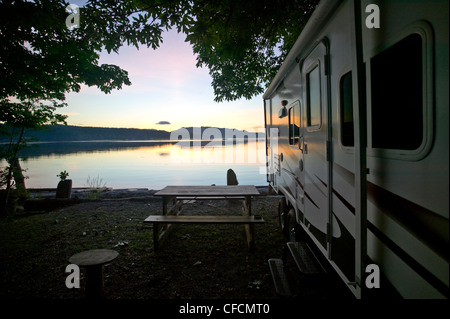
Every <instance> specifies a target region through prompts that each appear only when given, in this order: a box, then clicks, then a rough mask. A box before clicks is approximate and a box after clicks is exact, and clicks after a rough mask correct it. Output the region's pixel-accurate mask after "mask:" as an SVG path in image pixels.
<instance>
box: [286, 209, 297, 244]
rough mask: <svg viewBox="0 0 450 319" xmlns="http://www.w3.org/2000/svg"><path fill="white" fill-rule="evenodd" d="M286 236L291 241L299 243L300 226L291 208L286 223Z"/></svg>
mask: <svg viewBox="0 0 450 319" xmlns="http://www.w3.org/2000/svg"><path fill="white" fill-rule="evenodd" d="M284 233H285V235H286V238H287V240H289V241H297V238H298V235H299V234H298V226H297V221H296V219H295V210H294V209H293V208H291V209H290V210H289V213H288V214H287V216H286V222H285V232H284Z"/></svg>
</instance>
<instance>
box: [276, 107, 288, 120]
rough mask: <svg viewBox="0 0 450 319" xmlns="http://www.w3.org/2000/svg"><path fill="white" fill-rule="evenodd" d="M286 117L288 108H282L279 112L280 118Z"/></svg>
mask: <svg viewBox="0 0 450 319" xmlns="http://www.w3.org/2000/svg"><path fill="white" fill-rule="evenodd" d="M285 116H287V108H286V106H282V107H281V109H280V111H278V117H279V118H280V119H281V118H283V117H285Z"/></svg>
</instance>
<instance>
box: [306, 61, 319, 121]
mask: <svg viewBox="0 0 450 319" xmlns="http://www.w3.org/2000/svg"><path fill="white" fill-rule="evenodd" d="M306 92H307V112H306V114H307V118H306V120H307V125H308V126H320V120H321V118H320V73H319V66H316V67H315V68H314V69H313V70H312V71H311V72H309V73H308V74H307V75H306Z"/></svg>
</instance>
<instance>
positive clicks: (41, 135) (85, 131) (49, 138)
mask: <svg viewBox="0 0 450 319" xmlns="http://www.w3.org/2000/svg"><path fill="white" fill-rule="evenodd" d="M206 129H209V127H202V128H201V132H202V136H203V137H205V139H210V136H207V137H206V136H204V134H203V133H204V132H205V130H206ZM186 130H187V131H188V132H189V137H190V138H193V137H194V135H193V132H194V128H192V127H188V128H181V129H178V130H175V131H174V132H177V133H178V132H179V133H180V134H182V133H185V132H186ZM218 130H219V132H220V134H221V136H222V137H223V138H225V137H231V138H232V137H233V135H234V136H236V137H237V138H240V137H242V138H243V137H244V136H245V137H250V138H254V137H256V135H255V133H249V132H246V131H239V130H233V129H227V128H218ZM195 132H197V131H195ZM210 132H213V134H214V133H217V131H216V128H214V130H210V131H207V133H210ZM259 136H260V137H262V136H264V135H261V134H259ZM25 137H27V138H31V137H33V138H35V139H37V141H39V142H64V141H145V140H169V139H170V132H168V131H163V130H155V129H135V128H109V127H85V126H72V125H52V126H48V127H47V128H46V129H43V130H32V131H28V132H26V133H25ZM8 141H9V140H8V139H7V138H5V137H4V136H0V143H5V142H8Z"/></svg>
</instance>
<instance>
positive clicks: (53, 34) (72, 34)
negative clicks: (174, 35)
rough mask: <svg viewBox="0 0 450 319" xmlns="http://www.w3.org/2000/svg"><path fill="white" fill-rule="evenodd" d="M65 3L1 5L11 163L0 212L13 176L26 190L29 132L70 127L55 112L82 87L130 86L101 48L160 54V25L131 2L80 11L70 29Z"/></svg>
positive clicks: (0, 104) (0, 96) (0, 88)
mask: <svg viewBox="0 0 450 319" xmlns="http://www.w3.org/2000/svg"><path fill="white" fill-rule="evenodd" d="M67 5H68V3H66V2H64V1H61V0H36V1H33V2H28V1H20V0H19V1H12V0H9V1H1V2H0V81H1V82H0V110H1V112H0V124H2V125H1V130H0V134H2V135H6V136H8V137H9V138H10V143H9V144H8V145H4V146H3V147H2V148H1V150H0V155H1V157H2V158H4V159H6V161H7V163H8V165H9V166H8V167H6V168H5V169H4V170H2V171H1V172H0V173H1V177H3V179H2V184H3V185H2V186H3V187H5V192H4V193H5V194H4V196H3V198H2V203H0V208H1V209H4V208H5V207H6V204H7V202H8V199H9V196H10V190H11V188H12V186H13V185H14V181H13V177H14V180H15V184H16V187H19V188H25V185H24V183H23V180H24V178H23V175H22V173H21V168H20V164H19V161H18V153H19V151H20V149H21V148H23V147H25V146H26V140H24V139H23V136H24V131H25V130H26V129H37V128H42V127H44V125H46V124H57V123H65V119H66V116H64V115H61V114H57V113H56V111H57V109H59V108H61V107H63V106H65V105H66V104H65V103H64V100H65V94H66V93H68V92H71V91H74V92H79V91H80V89H81V85H88V86H97V87H98V88H99V89H100V90H101V91H103V92H105V93H109V92H111V91H112V90H113V89H120V88H121V87H122V85H124V84H125V85H130V84H131V83H130V80H129V78H128V73H127V72H126V71H125V70H122V69H121V68H119V67H118V66H115V65H106V64H102V65H99V56H100V55H99V54H100V52H101V51H102V50H103V49H106V50H108V52H111V51H115V52H117V51H118V49H119V48H120V46H121V45H123V44H124V43H128V44H130V43H132V44H134V45H137V46H139V45H140V44H145V45H147V46H152V47H154V48H156V47H157V46H158V45H159V42H160V41H161V28H160V24H158V23H156V22H155V23H154V24H153V23H148V19H147V20H146V18H147V16H146V15H140V16H139V17H138V18H136V19H135V18H133V19H130V17H131V15H133V14H134V12H135V11H136V8H135V6H133V5H132V3H131V2H120V1H92V2H91V3H89V4H88V5H87V7H86V9H84V10H85V11H84V12H83V19H84V20H85V23H83V24H80V25H79V26H77V27H72V28H70V27H69V26H68V25H67V23H66V20H67V18H68V15H69V13H68V12H67V11H66V8H67ZM111 8H113V10H111ZM78 10H79V9H78ZM77 14H80V15H81V12H77ZM20 184H21V185H20Z"/></svg>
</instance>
